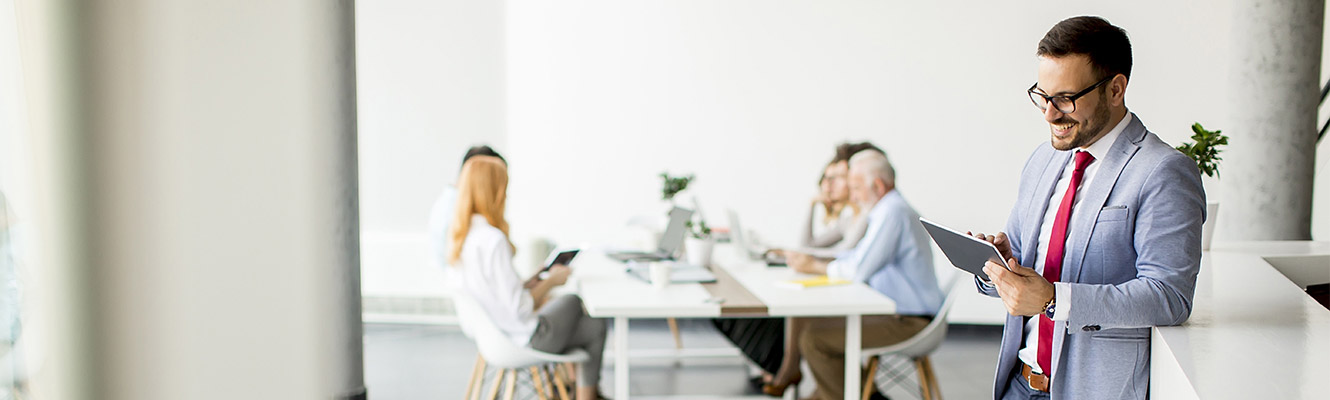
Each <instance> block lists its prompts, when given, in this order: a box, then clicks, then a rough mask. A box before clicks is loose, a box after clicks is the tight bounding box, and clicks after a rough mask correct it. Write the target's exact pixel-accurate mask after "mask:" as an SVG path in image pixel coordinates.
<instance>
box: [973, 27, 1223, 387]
mask: <svg viewBox="0 0 1330 400" xmlns="http://www.w3.org/2000/svg"><path fill="white" fill-rule="evenodd" d="M1036 54H1037V55H1038V60H1039V74H1038V76H1039V80H1038V81H1037V82H1036V83H1035V84H1034V85H1033V86H1031V87H1030V89H1029V91H1028V92H1029V96H1030V99H1031V100H1032V101H1033V102H1034V104H1035V106H1036V107H1038V109H1039V110H1041V111H1043V114H1044V120H1045V121H1047V122H1048V124H1049V126H1050V130H1051V131H1052V140H1051V142H1050V143H1045V144H1041V145H1040V146H1039V147H1038V148H1037V149H1035V151H1034V154H1032V155H1030V158H1029V159H1028V160H1027V161H1026V163H1025V168H1024V170H1023V171H1022V172H1021V182H1020V188H1019V192H1018V197H1017V199H1016V204H1015V206H1014V207H1012V210H1011V216H1010V217H1009V219H1008V221H1007V227H1006V232H1005V233H1001V232H1000V233H998V234H997V235H984V234H982V233H979V234H976V235H975V236H978V237H982V238H984V239H986V240H988V241H990V242H993V244H995V245H996V246H997V247H998V249H999V251H1001V252H1002V253H1003V256H1004V258H1006V259H1007V265H1008V266H1009V268H1010V269H1008V268H1004V267H1003V266H1001V265H998V264H996V263H993V262H990V263H988V265H987V266H985V268H984V271H985V272H986V273H987V274H988V276H989V277H991V278H992V281H987V280H985V279H983V278H978V277H977V278H976V279H975V283H976V285H977V286H978V288H979V291H980V292H982V293H984V294H987V295H989V296H996V297H1001V298H1002V302H1003V304H1005V306H1006V308H1007V312H1008V313H1009V314H1010V315H1008V316H1007V321H1006V325H1005V329H1004V331H1003V335H1002V349H1001V355H1000V357H999V361H998V366H997V379H996V382H995V385H994V391H993V397H994V398H995V399H1031V398H1035V399H1046V398H1050V396H1051V398H1053V399H1078V400H1079V399H1143V398H1145V396H1146V392H1147V391H1148V387H1149V386H1148V384H1149V376H1150V375H1149V368H1150V327H1151V326H1156V325H1177V324H1181V323H1182V322H1183V321H1186V320H1187V317H1188V316H1189V315H1190V314H1191V306H1192V294H1193V293H1194V290H1195V286H1196V273H1197V271H1199V269H1200V259H1201V222H1203V221H1204V219H1205V214H1204V213H1205V193H1204V191H1203V190H1202V188H1201V178H1200V173H1199V171H1198V170H1197V168H1196V164H1195V163H1193V162H1192V161H1191V160H1190V159H1188V158H1187V157H1186V156H1184V155H1182V153H1179V152H1178V151H1177V150H1174V149H1173V147H1171V146H1169V145H1168V144H1166V143H1164V142H1163V141H1161V140H1159V137H1158V136H1155V134H1154V133H1151V132H1150V131H1148V130H1146V128H1145V125H1144V124H1143V123H1142V122H1141V120H1140V119H1139V118H1138V117H1136V115H1135V114H1133V113H1130V112H1128V111H1127V107H1126V103H1125V97H1126V92H1127V82H1128V79H1129V78H1130V76H1131V44H1130V43H1129V41H1128V40H1127V35H1126V32H1125V31H1123V30H1122V29H1121V28H1118V27H1116V26H1113V25H1111V24H1109V23H1108V21H1105V20H1103V19H1102V18H1098V17H1075V18H1070V19H1067V20H1064V21H1062V22H1059V23H1058V24H1057V25H1055V26H1054V27H1053V28H1052V29H1051V30H1049V31H1048V34H1047V35H1045V36H1044V38H1043V40H1041V41H1040V42H1039V47H1038V51H1037V53H1036Z"/></svg>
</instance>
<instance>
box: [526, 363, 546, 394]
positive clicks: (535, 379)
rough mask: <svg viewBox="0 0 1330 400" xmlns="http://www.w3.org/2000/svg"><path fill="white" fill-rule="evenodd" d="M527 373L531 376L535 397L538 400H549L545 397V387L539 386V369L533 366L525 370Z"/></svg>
mask: <svg viewBox="0 0 1330 400" xmlns="http://www.w3.org/2000/svg"><path fill="white" fill-rule="evenodd" d="M527 372H529V373H530V374H531V386H532V387H534V388H535V389H536V397H538V398H540V400H549V398H548V397H545V387H544V386H541V385H540V368H536V366H534V365H533V366H531V367H530V368H527Z"/></svg>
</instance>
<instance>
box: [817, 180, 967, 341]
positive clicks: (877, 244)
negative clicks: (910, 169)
mask: <svg viewBox="0 0 1330 400" xmlns="http://www.w3.org/2000/svg"><path fill="white" fill-rule="evenodd" d="M928 243H929V242H928V232H927V231H925V230H924V226H923V225H922V224H920V223H919V214H918V213H916V212H915V211H914V208H912V207H910V204H909V203H906V202H905V198H904V197H902V196H901V194H900V191H899V190H894V189H893V190H892V191H890V192H887V194H886V195H885V196H882V198H881V199H879V200H878V201H877V204H874V205H873V209H872V210H870V211H869V212H868V230H867V231H866V232H865V233H864V238H863V239H860V240H859V244H857V245H855V246H854V250H852V251H850V252H849V253H847V254H843V255H841V256H840V257H837V258H836V260H834V261H832V262H831V263H830V264H827V275H829V276H831V277H833V278H840V279H849V280H852V281H856V282H863V283H866V284H868V286H869V287H872V288H873V289H876V290H877V291H879V292H882V294H884V295H886V296H887V297H890V298H891V299H892V300H893V301H895V302H896V313H897V314H901V315H937V311H938V309H939V308H941V307H942V300H943V298H944V297H946V296H944V295H943V294H942V289H940V288H938V284H937V274H936V273H935V272H934V271H933V252H932V248H931V247H930V246H929V244H928Z"/></svg>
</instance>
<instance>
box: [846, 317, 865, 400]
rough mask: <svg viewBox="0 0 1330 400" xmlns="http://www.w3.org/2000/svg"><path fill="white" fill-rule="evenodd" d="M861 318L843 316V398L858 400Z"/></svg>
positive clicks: (861, 347) (861, 348) (861, 344)
mask: <svg viewBox="0 0 1330 400" xmlns="http://www.w3.org/2000/svg"><path fill="white" fill-rule="evenodd" d="M862 335H863V320H862V319H861V318H860V316H859V315H857V314H851V315H846V316H845V400H859V396H860V395H862V393H860V390H861V389H862V388H860V387H859V385H860V384H861V382H859V357H861V355H860V353H862V352H863V340H862V339H863V338H862V337H861V336H862Z"/></svg>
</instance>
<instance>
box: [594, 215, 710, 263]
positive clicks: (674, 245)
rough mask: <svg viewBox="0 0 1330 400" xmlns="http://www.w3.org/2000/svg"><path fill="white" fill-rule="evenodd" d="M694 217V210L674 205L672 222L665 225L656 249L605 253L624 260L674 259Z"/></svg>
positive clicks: (671, 216)
mask: <svg viewBox="0 0 1330 400" xmlns="http://www.w3.org/2000/svg"><path fill="white" fill-rule="evenodd" d="M692 217H693V211H692V210H689V209H686V208H679V207H674V208H673V209H671V210H670V222H669V224H668V225H666V226H665V233H663V234H661V235H660V243H659V244H657V245H656V250H655V251H614V252H609V253H606V254H605V255H606V256H609V257H610V258H613V259H615V260H619V261H624V262H627V261H661V260H673V259H674V255H675V253H677V252H678V251H679V246H680V245H682V244H683V237H684V235H686V234H688V227H687V226H686V224H687V223H688V219H689V218H692Z"/></svg>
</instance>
